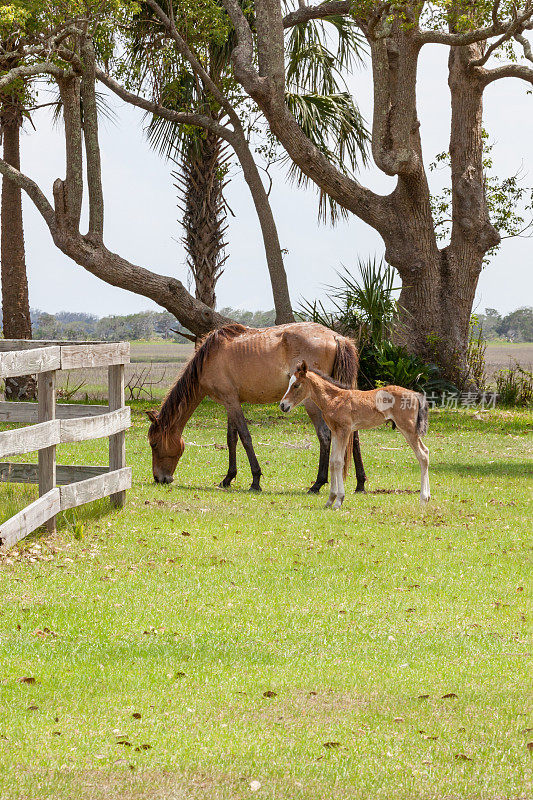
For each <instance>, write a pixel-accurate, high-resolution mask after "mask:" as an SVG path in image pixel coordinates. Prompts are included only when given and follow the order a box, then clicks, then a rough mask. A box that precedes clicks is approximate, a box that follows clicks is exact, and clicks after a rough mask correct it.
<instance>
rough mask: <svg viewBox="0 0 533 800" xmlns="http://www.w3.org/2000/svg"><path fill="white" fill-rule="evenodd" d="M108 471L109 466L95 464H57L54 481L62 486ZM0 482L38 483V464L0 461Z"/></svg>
mask: <svg viewBox="0 0 533 800" xmlns="http://www.w3.org/2000/svg"><path fill="white" fill-rule="evenodd" d="M106 472H109V467H100V466H96V465H83V466H78V465H77V464H72V465H71V464H57V465H56V483H57V485H58V486H62V485H64V484H66V483H75V482H77V481H84V480H87V478H94V477H95V476H96V475H104V474H105V473H106ZM0 483H39V466H38V464H15V463H13V462H10V461H4V462H0Z"/></svg>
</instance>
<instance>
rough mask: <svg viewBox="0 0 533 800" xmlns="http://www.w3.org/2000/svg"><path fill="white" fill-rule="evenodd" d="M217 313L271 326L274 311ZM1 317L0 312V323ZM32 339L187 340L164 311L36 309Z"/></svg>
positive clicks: (228, 309)
mask: <svg viewBox="0 0 533 800" xmlns="http://www.w3.org/2000/svg"><path fill="white" fill-rule="evenodd" d="M220 313H221V314H224V315H225V316H227V317H231V318H232V319H235V320H237V321H238V322H242V324H243V325H249V326H251V327H258V328H261V327H265V326H267V325H273V324H274V321H275V311H274V310H272V311H242V310H239V309H233V308H222V309H220ZM1 322H2V315H1V312H0V324H1ZM31 322H32V331H33V338H34V339H65V340H67V341H73V342H76V341H81V340H84V339H99V340H104V341H108V342H111V341H120V340H127V341H135V340H136V339H168V340H170V341H175V342H185V341H187V340H186V339H185V338H184V337H183V336H180V334H179V333H176V332H175V331H180V330H183V331H185V333H188V331H187V329H186V328H183V327H182V326H181V325H180V323H179V322H178V320H177V319H176V318H175V317H174V316H173V315H172V314H170V313H169V312H168V311H142V312H140V313H139V314H127V315H126V316H109V317H97V316H96V315H95V314H84V313H82V312H72V311H60V312H59V313H58V314H47V313H46V312H45V311H39V310H38V309H32V310H31Z"/></svg>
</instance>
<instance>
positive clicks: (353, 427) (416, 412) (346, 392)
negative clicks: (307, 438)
mask: <svg viewBox="0 0 533 800" xmlns="http://www.w3.org/2000/svg"><path fill="white" fill-rule="evenodd" d="M306 400H312V401H313V402H314V403H315V404H316V405H317V406H318V408H319V409H320V410H321V412H322V416H323V417H324V421H325V423H326V425H327V426H328V428H329V429H330V431H331V455H330V461H329V466H330V473H331V485H330V493H329V498H328V502H327V503H326V507H329V506H333V508H334V509H337V508H340V507H341V505H342V501H343V500H344V481H343V477H346V469H344V470H343V465H345V464H346V466H347V464H348V461H347V460H346V459H345V452H346V447H347V445H348V442H349V440H350V436H351V435H352V434H353V433H354V432H355V431H358V430H360V429H361V428H377V427H379V426H380V425H383V424H384V423H385V422H387V421H388V420H392V422H393V423H394V424H395V425H396V427H397V428H398V430H400V431H401V433H403V435H404V437H405V438H406V440H407V442H408V444H409V445H410V446H411V448H412V449H413V452H414V454H415V456H416V457H417V459H418V463H419V464H420V472H421V483H420V502H421V503H425V502H427V501H428V500H429V498H430V489H429V475H428V467H429V451H428V449H427V447H426V445H425V444H424V443H423V442H422V439H421V437H422V436H424V435H425V434H426V433H427V430H428V408H427V402H426V398H425V397H424V395H422V394H418V393H417V392H412V391H411V390H410V389H403V388H402V387H401V386H384V387H383V388H380V389H372V390H371V391H368V392H361V391H358V390H357V389H349V388H347V387H346V386H343V385H342V384H340V383H339V382H338V381H335V380H332V379H331V378H329V377H328V376H327V375H324V374H323V373H321V372H318V371H316V370H311V369H308V368H307V364H306V363H305V361H302V362H301V363H300V364H298V366H297V367H296V370H295V371H294V373H293V375H292V377H291V379H290V381H289V387H288V389H287V391H286V393H285V395H284V396H283V398H282V400H281V402H280V404H279V405H280V408H281V410H282V411H290V410H291V409H292V408H294V407H295V406H297V405H299V404H300V403H303V402H304V401H306ZM343 472H344V474H343Z"/></svg>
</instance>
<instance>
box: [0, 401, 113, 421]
mask: <svg viewBox="0 0 533 800" xmlns="http://www.w3.org/2000/svg"><path fill="white" fill-rule="evenodd" d="M108 412H109V406H96V405H94V406H91V405H81V404H80V405H78V403H57V405H56V419H77V418H78V417H95V416H97V415H98V414H107V413H108ZM37 416H38V414H37V403H18V402H12V401H1V402H0V422H29V423H31V422H37Z"/></svg>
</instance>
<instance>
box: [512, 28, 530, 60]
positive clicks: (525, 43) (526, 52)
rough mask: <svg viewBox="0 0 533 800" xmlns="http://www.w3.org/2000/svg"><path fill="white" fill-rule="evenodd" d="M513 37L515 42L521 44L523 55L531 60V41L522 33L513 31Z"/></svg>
mask: <svg viewBox="0 0 533 800" xmlns="http://www.w3.org/2000/svg"><path fill="white" fill-rule="evenodd" d="M514 38H515V39H516V41H517V42H519V43H520V44H521V45H522V49H523V51H524V57H525V58H527V59H528V61H533V51H532V50H531V42H530V41H529V40H528V39H526V37H525V36H524V35H523V34H522V33H515V36H514Z"/></svg>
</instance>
